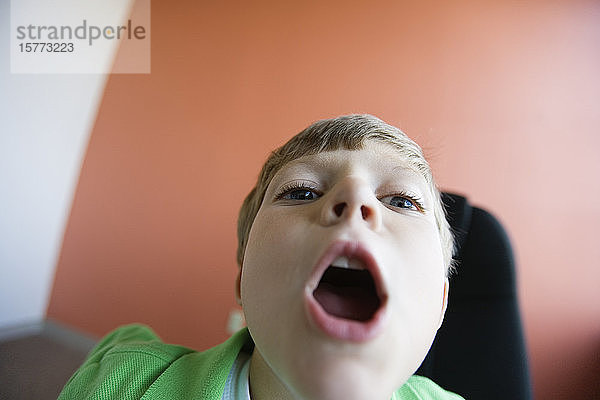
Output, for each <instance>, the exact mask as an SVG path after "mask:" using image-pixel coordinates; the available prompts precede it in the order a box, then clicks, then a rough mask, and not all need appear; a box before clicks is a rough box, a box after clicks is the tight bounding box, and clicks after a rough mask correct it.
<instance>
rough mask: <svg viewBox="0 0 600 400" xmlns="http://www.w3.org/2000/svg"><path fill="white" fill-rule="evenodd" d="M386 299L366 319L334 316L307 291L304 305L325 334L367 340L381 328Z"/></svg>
mask: <svg viewBox="0 0 600 400" xmlns="http://www.w3.org/2000/svg"><path fill="white" fill-rule="evenodd" d="M386 304H387V301H386V300H383V302H382V304H381V307H379V309H378V310H377V312H376V313H375V314H374V315H373V317H372V318H371V319H370V320H368V321H353V320H350V319H344V318H338V317H335V316H333V315H331V314H329V313H327V311H325V310H324V309H323V307H321V304H319V302H318V301H317V300H316V299H315V297H314V296H313V294H312V292H307V293H306V296H305V305H306V310H307V313H308V315H309V317H310V319H311V320H312V321H313V322H314V324H315V325H316V326H317V327H318V328H319V329H320V330H321V331H322V332H324V333H325V334H326V335H328V336H330V337H332V338H334V339H338V340H343V341H349V342H357V343H360V342H367V341H369V340H372V339H374V338H375V337H377V336H378V335H379V333H380V332H381V331H382V330H383V326H384V322H385V317H386V315H387V313H386Z"/></svg>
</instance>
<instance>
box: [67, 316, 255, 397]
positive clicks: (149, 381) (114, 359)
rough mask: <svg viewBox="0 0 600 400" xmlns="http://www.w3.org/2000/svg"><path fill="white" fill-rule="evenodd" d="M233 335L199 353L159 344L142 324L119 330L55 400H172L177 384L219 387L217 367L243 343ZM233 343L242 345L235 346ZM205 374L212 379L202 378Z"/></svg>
mask: <svg viewBox="0 0 600 400" xmlns="http://www.w3.org/2000/svg"><path fill="white" fill-rule="evenodd" d="M235 337H237V339H236V340H234V338H233V337H232V338H231V339H230V340H229V341H228V342H225V343H224V344H221V345H219V346H216V347H214V348H212V349H210V350H207V351H205V352H202V353H199V352H196V351H194V350H191V349H188V348H186V347H183V346H176V345H170V344H165V343H163V342H162V341H161V340H160V338H159V337H158V336H157V335H156V334H155V333H154V332H153V331H152V329H150V328H149V327H147V326H144V325H138V324H136V325H127V326H123V327H120V328H118V329H116V330H114V331H112V332H111V333H109V334H108V335H106V336H105V337H104V338H103V339H102V340H101V341H100V343H98V345H97V346H96V347H95V348H94V349H93V350H92V351H91V352H90V354H89V355H88V358H87V359H86V361H85V362H84V363H83V365H82V366H81V367H80V368H79V369H78V370H77V371H76V372H75V374H74V375H73V377H71V379H70V380H69V381H68V382H67V384H66V385H65V387H64V389H63V391H62V393H61V395H60V397H59V400H67V399H96V400H101V399H114V398H119V399H140V398H147V399H151V398H160V397H157V396H161V395H165V394H166V395H169V397H170V398H175V397H177V392H178V391H180V390H182V382H184V383H185V382H190V381H192V382H194V383H195V384H196V386H202V385H204V386H208V387H211V388H213V387H215V386H217V387H218V386H219V384H220V381H219V380H220V379H221V378H220V376H221V375H223V374H225V372H224V371H221V369H225V368H227V365H226V364H227V363H228V360H229V358H231V359H232V360H233V359H235V355H237V353H238V352H239V348H240V347H241V345H242V344H243V342H244V340H245V337H244V334H243V332H241V333H239V334H237V335H236V336H235ZM230 342H233V344H231V343H230ZM238 342H239V343H242V344H240V345H239V347H238V345H237V344H238ZM227 343H229V344H227ZM234 353H235V354H234ZM232 362H233V361H232ZM209 371H210V374H211V375H207V374H208V373H209ZM190 375H193V378H194V379H190V377H191V376H190ZM225 378H226V374H225ZM195 389H198V390H199V388H195ZM200 389H201V388H200ZM186 390H189V388H186Z"/></svg>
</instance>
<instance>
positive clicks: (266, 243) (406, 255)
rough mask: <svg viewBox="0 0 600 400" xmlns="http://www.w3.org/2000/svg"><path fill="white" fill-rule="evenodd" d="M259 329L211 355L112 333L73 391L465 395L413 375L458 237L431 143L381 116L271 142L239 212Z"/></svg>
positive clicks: (145, 332)
mask: <svg viewBox="0 0 600 400" xmlns="http://www.w3.org/2000/svg"><path fill="white" fill-rule="evenodd" d="M238 241H239V246H238V254H237V259H238V264H239V265H240V272H239V275H238V279H237V290H236V295H237V300H238V303H239V304H240V305H241V306H242V308H243V311H244V315H245V317H246V322H247V325H248V328H247V329H243V330H242V331H240V332H238V333H237V334H235V335H234V336H233V337H232V338H230V339H229V340H228V341H227V342H225V343H224V344H221V345H219V346H217V347H214V348H212V349H210V350H208V351H205V352H203V353H198V352H194V351H192V350H189V349H186V348H183V347H179V346H171V345H165V344H163V343H161V342H160V341H159V340H158V338H157V337H156V336H155V335H154V334H153V333H152V332H151V331H150V330H149V329H148V328H145V327H142V326H137V325H133V326H128V327H123V328H120V329H117V330H116V331H114V332H113V333H112V334H110V335H108V336H107V337H106V338H105V339H104V340H103V341H102V342H101V343H100V344H99V345H98V346H97V347H96V349H95V350H94V351H93V352H92V353H91V354H90V357H89V358H88V360H87V361H86V362H85V363H84V365H83V366H82V367H81V368H80V369H79V371H77V372H76V373H75V375H74V376H73V377H72V378H71V380H70V381H69V382H68V383H67V385H66V386H65V389H64V390H63V393H62V394H61V397H60V399H71V398H77V399H80V398H94V399H109V398H110V399H113V398H118V399H130V398H131V399H134V398H135V399H138V398H143V399H178V398H182V399H215V400H219V399H252V400H263V399H315V400H333V399H361V400H366V399H369V400H371V399H375V400H384V399H385V400H387V399H390V398H391V399H415V400H416V399H460V397H459V396H457V395H454V394H452V393H449V392H446V391H444V390H443V389H441V388H439V387H438V386H436V385H435V384H434V383H433V382H431V381H429V380H428V379H426V378H421V377H417V376H411V375H412V374H413V372H414V371H415V370H416V369H417V368H418V367H419V365H420V363H421V362H422V360H423V358H424V357H425V355H426V354H427V351H428V350H429V347H430V345H431V343H432V341H433V339H434V336H435V333H436V332H437V329H438V328H439V326H440V325H441V323H442V320H443V316H444V312H445V309H446V302H447V297H448V279H447V275H448V271H449V269H450V265H451V257H452V246H453V240H452V236H451V234H450V230H449V226H448V223H447V221H446V219H445V216H444V211H443V208H442V205H441V201H440V195H439V192H438V190H437V188H436V186H435V183H434V181H433V177H432V175H431V170H430V168H429V165H428V164H427V162H426V161H425V159H424V157H423V154H422V152H421V149H420V148H419V147H418V146H417V145H416V144H415V143H414V142H413V141H412V140H410V139H409V138H408V137H407V136H406V135H404V134H403V133H402V132H401V131H400V130H398V129H397V128H395V127H392V126H390V125H388V124H386V123H384V122H383V121H381V120H379V119H377V118H375V117H373V116H370V115H350V116H345V117H340V118H336V119H332V120H323V121H319V122H316V123H314V124H313V125H311V126H309V127H308V128H306V129H305V130H304V131H302V132H300V133H299V134H298V135H296V136H295V137H294V138H292V139H291V140H290V141H289V142H288V143H287V144H285V145H284V146H282V147H281V148H280V149H278V150H276V151H275V152H273V153H272V154H271V156H270V157H269V159H268V160H267V162H266V163H265V165H264V167H263V169H262V171H261V173H260V176H259V178H258V182H257V184H256V186H255V188H254V189H252V191H251V192H250V194H249V195H248V197H247V198H246V199H245V201H244V203H243V205H242V208H241V211H240V215H239V220H238Z"/></svg>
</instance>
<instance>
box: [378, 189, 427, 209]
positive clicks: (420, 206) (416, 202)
mask: <svg viewBox="0 0 600 400" xmlns="http://www.w3.org/2000/svg"><path fill="white" fill-rule="evenodd" d="M386 197H392V198H393V197H401V198H403V199H406V200H409V201H410V202H412V203H413V204H414V206H415V207H416V209H417V211H418V212H420V213H425V211H426V210H425V207H424V206H423V200H422V199H421V198H420V197H418V196H416V195H413V194H410V193H408V192H404V191H401V192H398V193H394V194H389V195H387V196H382V197H380V198H379V200H380V201H381V199H384V198H386ZM390 207H393V206H390Z"/></svg>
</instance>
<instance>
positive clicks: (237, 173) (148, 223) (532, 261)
mask: <svg viewBox="0 0 600 400" xmlns="http://www.w3.org/2000/svg"><path fill="white" fill-rule="evenodd" d="M185 3H187V4H185ZM204 3H206V4H204ZM204 3H203V4H199V3H198V2H192V1H187V2H177V3H173V2H171V3H167V2H153V4H152V6H153V9H152V73H151V75H112V76H110V79H109V82H108V84H107V87H106V91H105V94H104V99H103V101H102V104H101V106H100V109H99V112H98V118H97V121H96V124H95V126H94V128H93V132H92V136H91V140H90V144H89V148H88V150H87V155H86V158H85V161H84V165H83V168H82V170H81V176H80V180H79V184H78V188H77V191H76V195H75V199H74V202H73V207H72V210H71V215H70V219H69V221H68V224H67V228H66V233H65V236H64V243H63V248H62V252H61V256H60V259H59V262H58V266H57V272H56V278H55V284H54V289H53V293H52V297H51V300H50V305H49V309H48V316H49V317H52V318H56V319H58V320H60V321H63V322H65V323H68V324H72V325H74V326H77V327H79V328H80V329H84V330H86V331H88V332H91V333H94V334H97V335H101V334H103V333H105V332H106V331H107V330H109V329H111V328H113V327H114V326H116V325H118V324H122V323H127V322H131V321H141V322H145V323H148V324H150V325H152V326H153V327H154V328H155V329H156V330H157V331H158V332H159V334H161V336H162V337H163V338H164V339H165V340H167V341H172V342H178V343H181V344H185V345H188V346H193V347H196V348H199V349H202V348H206V347H208V346H211V345H213V344H215V343H217V342H219V341H221V340H222V339H224V338H225V337H226V333H225V322H226V318H227V315H228V312H229V310H230V309H231V308H232V307H234V300H233V287H234V277H235V274H236V265H235V246H236V241H235V221H236V215H237V210H238V208H239V206H240V204H241V200H242V198H243V196H244V195H245V194H246V193H247V192H248V190H249V189H250V187H251V186H252V184H253V182H254V180H255V178H256V175H257V173H258V169H259V167H260V165H261V164H262V162H263V161H264V159H265V157H266V155H267V153H268V151H269V150H271V149H272V148H273V147H275V146H276V145H279V144H282V143H283V142H284V141H285V140H286V139H287V138H289V137H290V136H291V135H292V134H294V133H296V132H297V131H299V130H300V129H302V128H303V127H304V126H305V125H306V124H307V123H309V122H310V121H313V120H315V119H319V118H323V117H331V116H335V115H338V114H345V113H350V112H370V113H373V114H376V115H378V116H380V117H382V118H383V119H385V120H387V121H389V122H391V123H393V124H396V125H398V126H400V127H401V128H403V129H404V130H405V131H406V132H407V133H408V134H409V135H411V136H413V137H415V138H416V139H417V141H419V142H420V143H421V144H422V145H423V146H424V147H425V149H426V151H427V153H428V154H429V156H430V159H431V161H432V165H433V168H434V172H435V173H436V175H437V177H438V181H439V183H440V184H441V185H442V187H443V188H445V189H449V190H454V191H459V192H462V193H466V194H468V195H469V196H470V198H471V200H472V201H474V202H475V203H477V204H480V205H483V206H485V207H486V208H488V209H490V210H491V211H493V212H494V213H495V214H496V215H497V216H498V217H499V218H500V220H501V221H502V222H503V223H504V225H505V226H506V228H507V230H508V231H509V234H510V236H511V238H512V240H513V242H514V246H515V251H516V256H517V261H518V268H519V271H518V273H519V285H520V299H521V303H522V310H523V315H524V319H525V328H526V335H527V340H528V346H529V351H530V356H531V362H532V372H533V379H534V384H535V393H536V395H537V398H539V399H546V398H553V399H567V398H569V399H583V398H590V395H591V394H592V393H593V394H595V395H598V394H600V388H599V387H598V384H597V383H596V382H598V376H600V365H599V361H598V360H600V295H599V293H600V291H599V290H598V283H599V282H600V268H599V265H598V260H599V259H600V246H598V244H597V239H596V237H597V235H596V230H597V225H598V223H599V222H600V209H599V207H598V200H597V199H598V197H599V196H600V188H599V185H598V183H597V181H598V175H599V173H600V162H599V161H598V160H599V158H598V156H597V154H596V152H597V148H598V146H599V145H600V136H598V135H597V132H596V131H597V129H598V127H600V112H599V111H598V105H599V104H600V74H598V71H600V52H599V51H598V49H600V3H598V2H594V1H574V0H565V1H528V2H526V1H502V2H500V1H496V2H491V1H470V2H469V1H457V2H452V5H450V2H437V3H434V2H389V3H386V2H378V3H377V4H378V5H373V4H371V5H367V4H366V2H364V3H359V2H351V3H350V2H342V1H330V2H327V4H323V3H324V2H320V3H319V2H312V3H310V4H307V3H304V4H300V2H297V3H298V4H291V3H288V2H277V1H270V2H268V1H265V2H260V3H254V4H253V5H249V4H247V3H248V2H242V1H238V2H218V3H217V2H204Z"/></svg>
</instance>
